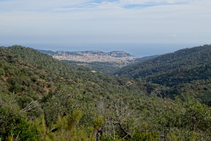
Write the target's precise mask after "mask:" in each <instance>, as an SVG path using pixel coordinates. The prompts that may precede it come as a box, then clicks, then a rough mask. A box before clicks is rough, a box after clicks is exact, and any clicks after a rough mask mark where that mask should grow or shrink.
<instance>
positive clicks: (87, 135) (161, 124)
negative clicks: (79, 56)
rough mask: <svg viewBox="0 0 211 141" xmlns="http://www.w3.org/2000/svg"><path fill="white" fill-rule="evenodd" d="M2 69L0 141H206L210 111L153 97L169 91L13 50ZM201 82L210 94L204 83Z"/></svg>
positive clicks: (1, 55)
mask: <svg viewBox="0 0 211 141" xmlns="http://www.w3.org/2000/svg"><path fill="white" fill-rule="evenodd" d="M0 62H1V63H0V140H2V141H11V140H26V141H27V140H30V141H38V140H39V141H60V140H64V141H82V140H83V141H93V140H102V141H118V140H123V141H124V140H130V141H137V140H146V141H152V140H155V141H157V140H210V139H211V132H210V130H209V129H210V127H211V110H210V108H209V107H208V106H207V105H204V104H201V103H200V102H199V101H197V100H196V99H194V98H193V97H189V96H184V97H182V96H181V99H182V100H180V99H179V98H175V100H171V99H168V98H163V99H162V98H158V97H157V95H159V94H160V93H167V92H170V91H169V90H168V88H167V87H164V86H161V85H159V84H153V83H151V82H146V81H145V80H134V79H133V78H126V77H117V76H109V75H104V74H102V73H99V72H91V71H90V70H85V69H76V68H73V67H71V66H70V65H69V64H66V63H64V62H60V61H58V60H56V59H53V58H52V57H51V56H49V55H46V54H42V53H40V52H39V51H36V50H34V49H31V48H25V47H22V46H17V45H15V46H12V47H6V48H0ZM197 83H199V82H198V81H197V82H195V83H193V85H190V87H192V86H193V87H194V88H195V89H196V90H197V87H195V86H196V85H197ZM200 83H201V86H202V87H200V89H199V90H198V92H199V93H200V94H201V93H204V92H207V91H206V90H205V88H204V87H203V86H208V85H209V84H210V83H209V81H203V82H200ZM181 87H182V85H181ZM185 88H187V87H185ZM198 88H199V87H198ZM171 90H172V91H171V92H172V93H174V91H173V89H171ZM175 90H176V87H175ZM180 92H181V93H182V92H184V93H186V92H190V93H191V91H190V89H184V91H177V93H180ZM193 92H194V90H193ZM196 95H198V96H199V94H198V93H196ZM200 96H205V95H203V94H202V95H200ZM202 102H203V101H202ZM204 102H207V103H208V101H204Z"/></svg>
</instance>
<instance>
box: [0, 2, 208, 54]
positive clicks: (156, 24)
mask: <svg viewBox="0 0 211 141" xmlns="http://www.w3.org/2000/svg"><path fill="white" fill-rule="evenodd" d="M210 7H211V0H0V19H1V22H0V46H1V45H3V46H7V45H13V44H18V45H25V46H30V47H34V48H39V49H52V50H77V49H78V50H92V49H98V50H120V49H122V50H129V51H130V49H129V48H131V49H133V52H134V53H135V52H137V51H139V52H141V50H145V53H142V54H145V55H147V53H148V52H150V51H152V50H153V49H154V52H155V53H156V52H157V53H164V52H168V51H173V50H176V49H179V48H185V47H192V46H196V45H203V44H210V43H211V40H210V39H211V27H210V25H211V8H210ZM161 50H163V51H161ZM143 52H144V51H143ZM148 54H149V55H150V54H152V53H148Z"/></svg>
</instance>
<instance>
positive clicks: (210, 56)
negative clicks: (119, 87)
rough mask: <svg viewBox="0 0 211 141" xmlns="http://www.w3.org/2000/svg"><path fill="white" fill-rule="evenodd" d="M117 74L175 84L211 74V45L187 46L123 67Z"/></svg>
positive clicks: (158, 82)
mask: <svg viewBox="0 0 211 141" xmlns="http://www.w3.org/2000/svg"><path fill="white" fill-rule="evenodd" d="M115 74H118V75H119V76H129V77H133V78H141V79H144V80H146V81H148V82H152V83H157V84H161V85H165V86H175V85H178V84H183V83H189V82H191V81H194V80H206V79H209V78H210V76H211V45H204V46H200V47H194V48H186V49H182V50H179V51H176V52H174V53H169V54H165V55H161V56H159V57H156V58H153V59H150V60H147V61H144V62H141V63H139V64H134V65H131V66H127V67H125V68H122V69H121V70H119V71H118V72H116V73H115Z"/></svg>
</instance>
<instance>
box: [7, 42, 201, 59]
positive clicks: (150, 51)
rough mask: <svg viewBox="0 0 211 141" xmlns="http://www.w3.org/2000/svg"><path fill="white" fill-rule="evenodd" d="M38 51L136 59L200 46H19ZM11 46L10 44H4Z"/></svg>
mask: <svg viewBox="0 0 211 141" xmlns="http://www.w3.org/2000/svg"><path fill="white" fill-rule="evenodd" d="M20 45H23V46H26V47H31V48H34V49H38V50H53V51H91V50H99V51H104V52H110V51H125V52H127V53H130V54H131V55H134V56H137V57H143V56H151V55H161V54H165V53H170V52H174V51H177V50H179V49H183V48H190V47H194V46H198V45H201V44H71V45H70V44H50V43H49V44H47V43H46V44H43V43H42V44H20ZM4 46H11V44H4Z"/></svg>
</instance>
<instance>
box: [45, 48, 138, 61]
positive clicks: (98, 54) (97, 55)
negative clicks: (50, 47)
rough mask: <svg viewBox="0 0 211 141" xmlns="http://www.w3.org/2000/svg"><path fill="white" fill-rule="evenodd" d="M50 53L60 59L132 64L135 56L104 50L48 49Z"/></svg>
mask: <svg viewBox="0 0 211 141" xmlns="http://www.w3.org/2000/svg"><path fill="white" fill-rule="evenodd" d="M47 54H49V55H52V56H53V57H54V58H56V59H58V60H69V61H77V62H87V63H91V62H109V63H119V64H125V65H126V64H130V63H132V62H133V61H134V59H135V58H137V57H134V56H132V55H130V54H129V53H126V52H123V51H113V52H102V51H98V50H95V51H79V52H67V51H48V53H47Z"/></svg>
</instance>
